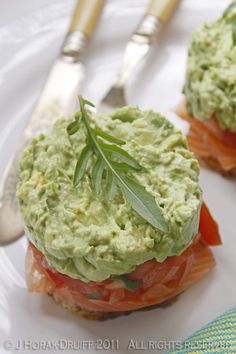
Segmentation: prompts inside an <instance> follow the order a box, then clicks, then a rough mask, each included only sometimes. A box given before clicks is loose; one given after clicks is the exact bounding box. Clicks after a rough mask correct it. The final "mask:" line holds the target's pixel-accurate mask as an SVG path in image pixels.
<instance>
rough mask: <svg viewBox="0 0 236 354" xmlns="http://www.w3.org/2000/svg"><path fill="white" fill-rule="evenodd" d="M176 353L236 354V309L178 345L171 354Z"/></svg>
mask: <svg viewBox="0 0 236 354" xmlns="http://www.w3.org/2000/svg"><path fill="white" fill-rule="evenodd" d="M175 353H181V354H184V353H192V354H201V353H212V354H213V353H222V354H225V353H236V307H234V308H233V309H232V310H229V311H227V312H225V313H224V314H223V315H222V316H220V317H218V318H217V319H216V320H215V321H213V322H211V323H209V324H208V325H206V326H205V327H203V328H202V329H200V330H199V331H197V332H196V333H194V334H193V335H192V336H191V337H189V338H188V339H186V340H185V341H184V342H182V343H177V344H176V348H175V350H174V351H172V352H170V353H169V354H175Z"/></svg>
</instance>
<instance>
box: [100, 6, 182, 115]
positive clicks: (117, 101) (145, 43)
mask: <svg viewBox="0 0 236 354" xmlns="http://www.w3.org/2000/svg"><path fill="white" fill-rule="evenodd" d="M179 2H180V0H149V3H148V6H147V9H146V11H145V14H144V16H143V18H142V19H141V22H140V23H139V25H138V27H137V28H136V31H135V32H134V33H133V35H132V36H131V38H130V40H129V42H128V43H127V45H126V48H125V51H124V57H123V61H122V65H121V68H120V70H119V72H118V74H117V77H116V80H115V82H114V83H113V85H112V87H111V88H110V89H109V91H108V92H107V94H106V95H105V96H104V97H103V99H102V100H101V102H100V104H99V105H98V109H97V110H98V111H100V112H107V111H110V110H112V109H115V108H118V107H123V106H126V105H127V100H126V96H125V85H126V83H127V81H128V80H129V78H130V76H131V75H132V74H133V72H134V69H136V67H137V66H138V65H139V64H140V63H141V62H142V61H143V60H144V58H145V57H146V56H147V54H148V53H149V51H150V49H151V47H152V45H153V43H154V41H155V40H156V38H157V37H158V35H159V33H160V31H161V30H162V28H163V26H164V25H165V23H166V21H167V20H168V19H169V18H170V16H171V15H172V13H173V10H174V9H175V7H176V6H177V5H178V3H179Z"/></svg>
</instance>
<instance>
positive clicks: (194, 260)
mask: <svg viewBox="0 0 236 354" xmlns="http://www.w3.org/2000/svg"><path fill="white" fill-rule="evenodd" d="M190 249H191V252H190V251H188V252H189V255H190V256H191V257H188V255H187V254H186V256H185V258H186V260H187V264H185V261H184V262H183V263H182V265H180V268H179V270H178V271H179V274H177V273H176V269H175V271H174V272H172V275H171V272H170V274H169V277H168V276H166V274H165V277H164V278H165V280H163V279H162V281H161V282H159V281H158V282H157V281H156V282H155V283H153V281H152V282H151V284H152V285H151V286H149V287H148V288H147V289H145V290H144V291H142V292H141V293H140V292H137V294H135V296H133V298H127V297H125V291H124V290H123V291H122V289H121V290H119V289H116V290H115V293H113V297H110V298H109V299H106V298H105V299H89V298H87V297H86V296H85V295H84V294H82V293H81V292H80V291H78V290H75V289H74V288H70V287H69V286H67V285H66V284H64V285H60V284H58V285H56V284H55V283H54V282H53V281H52V280H51V279H50V278H49V277H48V275H47V273H46V272H45V269H44V268H43V266H42V265H41V264H40V263H39V262H38V260H37V259H36V257H35V256H34V252H33V250H32V247H31V246H30V245H29V248H28V252H27V274H28V276H27V286H28V289H29V290H30V291H34V292H40V293H48V294H50V295H53V297H54V298H55V300H56V301H59V302H61V303H62V304H63V305H64V306H65V307H68V308H70V309H77V308H82V309H86V310H90V311H98V312H99V311H100V312H123V311H132V310H137V309H141V308H145V307H148V306H152V305H157V304H160V303H162V302H164V301H166V300H169V299H171V298H173V297H175V296H176V295H178V294H180V293H181V292H182V291H184V290H185V289H187V288H188V287H189V286H190V285H192V284H194V283H195V282H197V281H198V280H200V279H201V278H202V277H203V276H204V275H205V274H207V273H208V271H209V270H210V269H212V268H213V267H214V266H215V260H214V257H213V255H212V253H211V251H210V249H209V248H208V247H207V246H205V245H204V244H202V243H201V242H197V244H194V245H193V246H191V247H190ZM185 252H186V251H185ZM179 257H181V256H179ZM170 258H171V257H170ZM173 258H174V259H173V263H172V268H173V267H177V263H176V265H174V263H175V262H177V260H176V261H175V259H177V258H178V257H173ZM151 262H153V261H150V262H149V264H148V265H147V266H146V269H145V271H148V270H149V271H151V270H153V267H152V264H151ZM181 267H182V268H181ZM186 270H187V274H186ZM145 271H144V272H143V274H144V273H145ZM136 273H137V272H136ZM164 273H165V272H164ZM164 273H163V274H164ZM184 273H185V274H184ZM134 275H135V272H134ZM136 275H137V274H136ZM157 278H158V277H157ZM180 279H182V280H183V281H182V282H181V281H180ZM158 280H160V279H158Z"/></svg>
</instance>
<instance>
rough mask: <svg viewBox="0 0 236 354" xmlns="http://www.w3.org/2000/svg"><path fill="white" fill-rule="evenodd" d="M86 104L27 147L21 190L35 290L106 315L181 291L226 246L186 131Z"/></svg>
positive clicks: (153, 116) (159, 119) (146, 114)
mask: <svg viewBox="0 0 236 354" xmlns="http://www.w3.org/2000/svg"><path fill="white" fill-rule="evenodd" d="M89 105H91V103H90V102H88V101H85V100H83V99H82V98H80V111H79V112H78V113H76V115H75V117H74V118H73V119H70V120H68V119H60V120H58V121H57V122H56V124H55V126H54V127H53V129H52V131H51V133H50V134H48V135H47V136H45V135H40V136H39V137H38V138H35V139H34V140H33V141H32V143H31V144H30V145H29V146H28V147H27V148H26V150H25V151H24V153H23V156H22V160H21V163H20V182H19V184H18V188H17V195H18V199H19V204H20V209H21V213H22V216H23V218H24V223H25V228H26V232H27V235H28V238H29V246H28V253H27V263H26V273H27V285H28V289H29V291H33V292H40V293H47V294H50V295H52V296H53V297H54V299H55V300H56V301H57V302H60V303H61V304H62V305H63V306H64V307H66V308H69V309H71V310H75V311H78V312H79V313H80V314H81V315H82V316H84V317H87V318H89V319H106V318H109V317H115V316H117V315H120V314H123V313H127V312H130V311H133V310H137V309H142V308H146V307H151V306H153V305H158V304H161V303H163V302H165V301H167V300H170V299H173V298H174V297H176V296H177V295H178V294H180V293H181V292H182V291H184V290H185V289H186V288H187V287H189V286H190V285H191V284H193V283H195V282H196V281H198V280H199V279H201V278H202V277H203V276H204V275H205V274H206V273H207V272H208V271H209V270H210V269H211V268H212V267H214V265H215V261H214V258H213V255H212V253H211V251H210V249H209V247H208V246H209V245H218V244H220V243H221V242H220V236H219V233H218V228H217V225H216V223H215V221H214V220H213V219H212V217H211V215H210V213H209V210H208V209H207V207H206V206H205V205H204V204H203V203H202V192H201V189H200V187H199V180H198V179H199V165H198V162H197V160H195V159H194V158H193V155H192V153H191V152H190V151H189V150H188V147H187V143H186V138H185V137H184V136H183V135H182V133H181V132H180V131H179V130H177V129H176V128H175V127H174V126H173V125H172V124H171V123H170V122H169V121H167V120H166V119H165V118H164V117H163V116H162V115H160V114H159V113H156V112H153V111H141V110H139V109H138V108H133V107H124V108H121V109H118V110H116V111H114V112H113V113H110V114H101V115H99V116H96V115H95V114H93V113H91V111H90V110H89V109H88V107H89Z"/></svg>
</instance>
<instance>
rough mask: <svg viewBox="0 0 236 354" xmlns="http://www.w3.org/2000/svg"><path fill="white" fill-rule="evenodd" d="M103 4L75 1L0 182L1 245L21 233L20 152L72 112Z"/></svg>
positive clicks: (83, 0)
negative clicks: (55, 56) (18, 195)
mask: <svg viewBox="0 0 236 354" xmlns="http://www.w3.org/2000/svg"><path fill="white" fill-rule="evenodd" d="M103 5H104V0H77V3H76V6H75V9H74V12H73V15H72V19H71V23H70V26H69V29H68V33H67V35H66V37H65V40H64V43H63V45H62V48H61V51H60V54H59V57H58V59H57V60H56V62H55V64H54V65H53V67H52V69H51V71H50V74H49V77H48V80H47V82H46V85H45V87H44V89H43V93H42V94H41V96H40V98H39V101H38V103H37V104H36V107H35V109H34V111H33V113H32V116H31V117H30V119H29V120H28V122H27V124H26V126H25V128H24V131H23V133H22V136H21V138H20V142H19V144H18V146H17V148H16V151H15V154H14V156H13V158H12V159H11V160H10V162H9V163H8V165H7V167H6V169H5V173H4V175H3V178H2V180H1V181H0V245H7V244H9V243H11V242H13V241H15V240H17V239H18V238H19V237H21V236H22V235H23V234H24V228H23V223H22V219H21V216H20V213H19V210H18V203H17V200H16V195H15V191H16V185H17V182H18V164H19V160H20V156H21V152H22V150H23V148H24V147H25V146H26V145H27V143H28V142H29V141H30V140H31V139H32V136H33V135H35V134H36V135H37V134H39V133H41V132H45V131H47V130H48V129H49V128H50V126H52V124H53V123H54V121H55V120H56V119H57V118H58V117H60V116H68V115H70V114H71V113H74V111H75V109H76V106H77V102H76V101H77V99H76V98H77V95H78V93H79V89H80V87H81V83H82V80H83V76H84V66H83V63H82V62H81V55H82V53H83V52H84V49H85V47H86V44H87V42H88V39H89V38H90V37H91V35H92V32H93V30H94V28H95V25H96V22H97V19H98V17H99V15H100V13H101V11H102V8H103Z"/></svg>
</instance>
